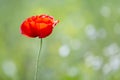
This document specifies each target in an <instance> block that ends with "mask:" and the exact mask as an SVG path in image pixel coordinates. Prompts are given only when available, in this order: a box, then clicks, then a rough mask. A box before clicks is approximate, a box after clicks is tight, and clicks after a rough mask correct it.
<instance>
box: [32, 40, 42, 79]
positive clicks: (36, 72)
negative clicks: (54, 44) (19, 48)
mask: <svg viewBox="0 0 120 80" xmlns="http://www.w3.org/2000/svg"><path fill="white" fill-rule="evenodd" d="M41 49H42V38H41V40H40V48H39V54H38V56H37V62H36V71H35V77H34V80H37V75H38V67H39V65H38V63H39V58H40V53H41Z"/></svg>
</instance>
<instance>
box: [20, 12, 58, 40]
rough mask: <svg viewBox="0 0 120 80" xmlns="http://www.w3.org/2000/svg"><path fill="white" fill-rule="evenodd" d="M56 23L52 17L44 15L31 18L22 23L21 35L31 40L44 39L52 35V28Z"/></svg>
mask: <svg viewBox="0 0 120 80" xmlns="http://www.w3.org/2000/svg"><path fill="white" fill-rule="evenodd" d="M58 22H59V21H58V20H54V18H53V17H52V16H48V15H46V14H42V15H39V16H32V17H30V18H27V19H26V20H25V21H24V22H23V23H22V25H21V33H22V34H23V35H26V36H29V37H32V38H35V37H39V38H45V37H47V36H49V35H50V34H51V33H52V30H53V28H54V26H55V25H56V24H57V23H58Z"/></svg>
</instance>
